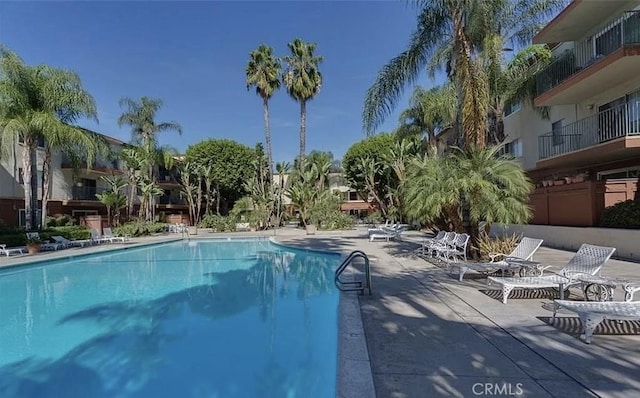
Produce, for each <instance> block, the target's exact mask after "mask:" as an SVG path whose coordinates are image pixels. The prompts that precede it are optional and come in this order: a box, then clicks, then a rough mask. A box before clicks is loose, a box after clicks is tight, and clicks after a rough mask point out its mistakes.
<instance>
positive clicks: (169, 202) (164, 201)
mask: <svg viewBox="0 0 640 398" xmlns="http://www.w3.org/2000/svg"><path fill="white" fill-rule="evenodd" d="M158 204H159V205H166V206H167V207H171V206H173V205H179V206H186V205H187V201H186V200H185V199H183V198H180V197H176V196H160V197H159V198H158Z"/></svg>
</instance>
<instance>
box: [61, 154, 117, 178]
mask: <svg viewBox="0 0 640 398" xmlns="http://www.w3.org/2000/svg"><path fill="white" fill-rule="evenodd" d="M86 166H87V161H86V159H81V161H80V167H79V168H80V169H84V168H86ZM60 167H61V168H62V169H73V163H72V162H71V160H70V159H69V158H67V157H66V156H65V157H63V159H62V163H61V165H60ZM88 170H92V171H96V172H100V173H105V174H114V173H115V174H120V173H122V170H120V168H119V167H118V161H117V160H115V159H114V160H96V161H94V162H93V164H91V166H90V167H89V168H88Z"/></svg>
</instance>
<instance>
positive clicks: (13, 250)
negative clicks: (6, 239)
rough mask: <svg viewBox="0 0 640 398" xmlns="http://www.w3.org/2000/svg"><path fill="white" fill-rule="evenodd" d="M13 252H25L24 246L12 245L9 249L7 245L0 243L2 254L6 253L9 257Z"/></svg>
mask: <svg viewBox="0 0 640 398" xmlns="http://www.w3.org/2000/svg"><path fill="white" fill-rule="evenodd" d="M12 253H16V254H24V248H22V247H11V248H9V249H7V245H4V244H3V245H0V254H4V255H6V256H7V257H9V256H10V255H11V254H12Z"/></svg>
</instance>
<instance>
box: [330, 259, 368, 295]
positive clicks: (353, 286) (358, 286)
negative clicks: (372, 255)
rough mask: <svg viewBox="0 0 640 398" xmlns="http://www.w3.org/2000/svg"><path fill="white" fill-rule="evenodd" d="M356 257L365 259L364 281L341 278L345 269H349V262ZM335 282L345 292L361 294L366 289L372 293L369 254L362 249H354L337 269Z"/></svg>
mask: <svg viewBox="0 0 640 398" xmlns="http://www.w3.org/2000/svg"><path fill="white" fill-rule="evenodd" d="M356 258H362V259H363V260H364V281H345V280H342V279H340V276H341V275H342V273H343V272H344V270H345V269H347V267H348V266H349V264H351V262H352V261H353V260H355V259H356ZM334 282H335V284H336V287H337V288H338V289H340V290H342V291H343V292H360V294H364V291H365V290H367V291H368V292H369V295H371V271H370V267H369V257H367V255H366V254H365V253H364V252H363V251H361V250H355V251H352V252H351V254H349V255H348V256H347V258H345V259H344V261H343V262H342V264H340V266H339V267H338V269H337V270H336V274H335V278H334Z"/></svg>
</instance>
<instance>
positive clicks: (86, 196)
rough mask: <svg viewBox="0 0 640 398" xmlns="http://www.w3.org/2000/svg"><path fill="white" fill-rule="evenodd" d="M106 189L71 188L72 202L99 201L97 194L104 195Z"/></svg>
mask: <svg viewBox="0 0 640 398" xmlns="http://www.w3.org/2000/svg"><path fill="white" fill-rule="evenodd" d="M104 191H106V188H97V187H78V186H74V187H72V188H71V200H96V201H97V200H98V198H97V197H96V194H98V193H103V192H104Z"/></svg>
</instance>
